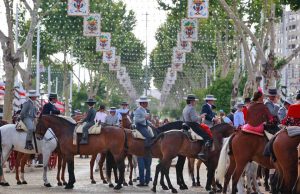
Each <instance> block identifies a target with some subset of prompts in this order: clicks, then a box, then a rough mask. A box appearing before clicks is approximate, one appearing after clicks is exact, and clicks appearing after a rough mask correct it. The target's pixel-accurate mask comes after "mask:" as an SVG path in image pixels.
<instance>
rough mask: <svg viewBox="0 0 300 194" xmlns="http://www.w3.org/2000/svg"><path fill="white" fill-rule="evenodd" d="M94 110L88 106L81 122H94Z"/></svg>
mask: <svg viewBox="0 0 300 194" xmlns="http://www.w3.org/2000/svg"><path fill="white" fill-rule="evenodd" d="M96 113H97V112H96V110H95V109H94V108H90V109H89V110H88V112H87V115H86V117H85V118H84V119H83V120H82V122H86V123H89V124H95V116H96Z"/></svg>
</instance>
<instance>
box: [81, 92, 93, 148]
mask: <svg viewBox="0 0 300 194" xmlns="http://www.w3.org/2000/svg"><path fill="white" fill-rule="evenodd" d="M86 103H87V104H88V106H89V110H88V112H87V115H86V117H85V118H84V119H83V120H82V121H80V122H79V123H83V122H86V124H85V125H84V126H83V129H82V132H83V134H82V138H81V141H80V142H79V144H81V145H83V144H88V135H89V128H91V127H92V126H93V125H95V116H96V110H95V109H94V105H95V104H96V101H95V100H94V99H91V98H90V99H88V100H87V101H86Z"/></svg>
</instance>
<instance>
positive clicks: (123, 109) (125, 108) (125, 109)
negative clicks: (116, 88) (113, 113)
mask: <svg viewBox="0 0 300 194" xmlns="http://www.w3.org/2000/svg"><path fill="white" fill-rule="evenodd" d="M128 105H129V104H128V103H127V102H126V101H123V102H122V103H121V108H119V109H118V110H117V116H118V118H119V120H122V113H125V114H126V113H128V112H129V109H128Z"/></svg>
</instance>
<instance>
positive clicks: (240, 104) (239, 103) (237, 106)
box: [235, 102, 245, 108]
mask: <svg viewBox="0 0 300 194" xmlns="http://www.w3.org/2000/svg"><path fill="white" fill-rule="evenodd" d="M244 105H245V104H244V103H243V102H237V103H236V105H235V106H236V108H239V107H240V108H241V107H243V106H244Z"/></svg>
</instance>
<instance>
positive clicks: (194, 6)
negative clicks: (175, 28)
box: [188, 0, 209, 18]
mask: <svg viewBox="0 0 300 194" xmlns="http://www.w3.org/2000/svg"><path fill="white" fill-rule="evenodd" d="M208 1H209V0H188V18H208V15H209V12H208Z"/></svg>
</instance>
